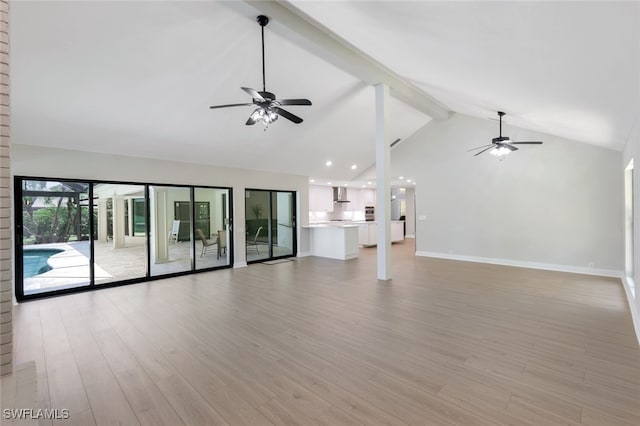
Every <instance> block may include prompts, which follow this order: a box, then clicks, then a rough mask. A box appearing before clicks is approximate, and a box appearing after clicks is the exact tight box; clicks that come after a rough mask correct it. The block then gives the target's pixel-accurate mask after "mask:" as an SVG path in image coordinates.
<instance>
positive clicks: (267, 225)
mask: <svg viewBox="0 0 640 426" xmlns="http://www.w3.org/2000/svg"><path fill="white" fill-rule="evenodd" d="M294 211H295V194H294V193H293V192H291V191H268V190H259V189H258V190H254V189H251V190H246V192H245V220H246V256H247V262H249V263H250V262H258V261H262V260H268V259H274V258H280V257H287V256H295V254H296V218H295V214H294Z"/></svg>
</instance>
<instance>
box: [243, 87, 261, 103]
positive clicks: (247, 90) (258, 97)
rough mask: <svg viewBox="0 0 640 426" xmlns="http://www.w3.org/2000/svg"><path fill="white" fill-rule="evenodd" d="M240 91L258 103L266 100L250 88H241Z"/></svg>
mask: <svg viewBox="0 0 640 426" xmlns="http://www.w3.org/2000/svg"><path fill="white" fill-rule="evenodd" d="M241 89H242V90H244V91H245V92H247V93H248V94H249V95H251V96H252V97H253V99H257V100H259V101H262V102H264V101H265V100H266V99H265V98H263V97H262V95H261V94H260V93H258V91H257V90H255V89H252V88H250V87H241Z"/></svg>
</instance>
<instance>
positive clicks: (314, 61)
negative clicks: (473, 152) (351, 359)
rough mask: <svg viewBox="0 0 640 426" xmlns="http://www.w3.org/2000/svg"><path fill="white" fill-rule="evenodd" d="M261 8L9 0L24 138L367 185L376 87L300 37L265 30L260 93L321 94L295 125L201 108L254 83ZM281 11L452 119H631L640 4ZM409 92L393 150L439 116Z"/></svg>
mask: <svg viewBox="0 0 640 426" xmlns="http://www.w3.org/2000/svg"><path fill="white" fill-rule="evenodd" d="M265 5H266V6H269V4H267V3H264V2H255V3H254V2H246V3H238V2H214V1H210V2H183V1H177V2H55V1H47V2H12V4H11V16H10V37H11V38H10V43H11V102H12V139H13V143H17V144H20V143H24V144H30V145H43V146H54V147H60V148H68V149H78V150H85V151H95V152H106V153H117V154H124V155H132V156H141V157H147V158H158V159H172V160H179V161H185V162H195V163H206V164H213V165H222V166H231V167H242V168H251V169H258V170H270V171H281V172H287V173H294V174H302V175H309V176H316V177H322V178H330V179H339V180H342V181H349V180H351V179H354V178H356V177H357V176H358V175H359V173H360V172H361V171H362V170H363V169H365V168H367V167H369V166H370V165H371V164H373V163H374V161H375V152H374V130H375V128H374V123H375V116H374V91H373V87H372V86H371V85H370V84H369V83H370V81H367V78H365V77H363V75H364V74H363V73H358V72H354V69H355V68H354V67H350V64H348V63H346V62H345V59H344V57H343V58H342V59H339V58H338V59H336V58H334V57H333V56H332V52H331V51H327V50H326V49H324V50H323V48H322V45H321V43H320V42H319V41H318V39H317V36H316V35H314V34H311V33H307V31H306V30H302V31H300V29H299V28H297V29H296V28H294V27H293V26H291V25H289V27H287V24H288V23H286V22H277V21H274V22H272V23H271V24H270V25H269V26H267V28H266V31H265V43H266V80H267V81H266V86H267V90H269V91H272V92H275V93H276V95H278V97H296V98H297V97H306V98H309V99H311V100H312V101H313V106H311V107H290V108H289V109H290V110H291V111H292V112H294V113H295V114H298V115H300V116H301V117H302V118H304V120H305V121H304V122H303V123H302V124H300V125H295V124H293V123H290V122H288V121H286V120H284V119H282V118H281V119H280V120H278V121H277V122H276V123H274V124H272V125H271V126H269V127H268V129H266V131H265V129H264V126H261V125H260V126H253V127H249V126H245V125H244V122H245V121H246V119H247V117H248V115H249V114H250V113H251V111H252V110H253V109H252V108H251V107H238V108H233V109H227V110H210V109H208V106H209V105H213V104H226V103H239V102H248V101H250V99H249V97H248V95H246V94H245V93H244V92H243V91H241V90H240V86H249V87H254V88H257V89H261V68H260V67H261V65H260V27H259V26H258V24H257V23H256V22H255V17H256V15H257V14H259V13H260V12H261V11H262V10H263V9H264V8H265V7H266V6H265ZM284 6H285V7H286V8H287V9H288V10H289V11H291V12H292V13H293V14H294V15H295V16H297V17H299V18H300V19H302V20H304V21H306V22H308V24H309V28H312V27H313V28H319V29H320V30H321V33H323V34H324V35H325V36H326V35H328V36H329V37H332V38H334V39H335V40H336V41H337V42H338V43H339V44H340V45H342V46H346V48H348V49H351V51H352V52H354V53H353V58H354V61H355V60H356V59H360V60H361V62H362V59H363V58H365V59H370V60H371V63H373V64H374V65H376V66H378V67H380V68H381V69H386V70H387V71H388V72H389V73H390V74H393V75H395V76H396V77H397V78H399V79H400V80H402V81H404V82H406V83H407V84H408V85H409V86H410V87H413V88H414V89H415V93H416V94H417V95H418V96H419V97H420V96H422V97H423V98H427V100H428V97H431V98H432V99H434V100H435V102H436V103H439V104H441V105H442V106H443V107H444V108H443V111H445V110H450V111H455V112H461V113H465V114H469V115H474V116H478V117H490V116H493V115H495V111H496V110H498V109H501V110H505V111H507V112H508V113H509V116H508V117H509V119H510V123H511V124H513V125H516V126H521V127H524V128H529V129H532V130H538V131H542V132H545V133H550V134H554V135H557V136H562V137H566V138H569V139H574V140H577V141H580V142H585V143H591V144H597V145H600V146H603V147H607V148H612V149H621V148H622V146H623V145H624V143H625V141H626V138H627V137H628V135H629V133H630V131H631V129H632V127H633V126H634V125H638V124H637V120H638V117H639V116H640V36H639V32H638V28H640V4H638V3H636V2H602V3H597V2H588V3H583V2H566V3H565V2H561V3H558V2H533V3H528V2H511V3H509V2H487V3H485V2H471V3H465V2H398V1H388V2H380V1H376V2H362V1H354V2H349V1H343V2H324V1H318V2H313V1H300V2H298V1H294V2H290V3H284ZM347 57H348V55H347ZM361 68H362V67H361ZM400 99H402V100H400ZM406 100H407V97H406V96H405V97H404V98H403V97H402V96H399V97H396V98H392V100H391V105H390V112H391V113H390V127H391V132H390V134H391V135H392V140H394V139H396V138H403V139H406V138H407V137H409V136H410V135H412V134H413V133H414V132H415V131H417V130H418V129H419V128H421V127H422V126H424V125H425V124H426V123H428V122H429V121H430V120H431V117H430V116H429V115H427V114H426V113H425V109H423V108H420V106H419V105H418V104H416V103H412V102H408V103H406V102H405V101H406ZM436 118H439V119H442V117H436ZM390 142H391V141H390ZM327 160H332V161H333V165H332V166H331V167H330V168H328V167H326V166H325V161H327ZM353 164H356V165H357V166H358V168H357V169H356V170H352V169H351V165H353Z"/></svg>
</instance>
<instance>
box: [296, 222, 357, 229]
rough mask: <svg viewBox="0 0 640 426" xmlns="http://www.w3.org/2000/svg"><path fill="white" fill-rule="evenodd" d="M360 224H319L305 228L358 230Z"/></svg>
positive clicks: (312, 224)
mask: <svg viewBox="0 0 640 426" xmlns="http://www.w3.org/2000/svg"><path fill="white" fill-rule="evenodd" d="M358 226H360V224H358V223H355V222H319V223H310V224H309V225H304V226H303V228H310V229H313V228H357V227H358Z"/></svg>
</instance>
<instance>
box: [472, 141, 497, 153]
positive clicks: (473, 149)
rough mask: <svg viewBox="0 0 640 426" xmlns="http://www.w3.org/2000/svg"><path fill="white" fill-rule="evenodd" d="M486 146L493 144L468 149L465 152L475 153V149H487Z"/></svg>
mask: <svg viewBox="0 0 640 426" xmlns="http://www.w3.org/2000/svg"><path fill="white" fill-rule="evenodd" d="M488 146H493V144H492V143H491V144H489V145H482V146H477V147H475V148H471V149H468V150H467V152H471V151H475V150H476V149H480V148H486V147H488Z"/></svg>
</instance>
